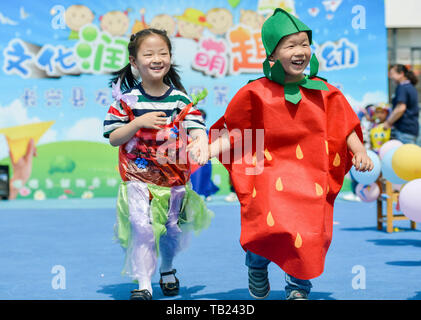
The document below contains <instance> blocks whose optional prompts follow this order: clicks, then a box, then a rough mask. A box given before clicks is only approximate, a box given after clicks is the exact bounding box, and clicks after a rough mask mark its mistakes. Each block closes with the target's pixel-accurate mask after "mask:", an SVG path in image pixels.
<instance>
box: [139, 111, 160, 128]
mask: <svg viewBox="0 0 421 320" xmlns="http://www.w3.org/2000/svg"><path fill="white" fill-rule="evenodd" d="M166 116H167V115H166V114H165V112H162V111H157V112H148V113H146V114H144V115H143V116H140V117H137V118H135V119H134V120H133V122H134V123H135V125H136V126H137V127H138V128H139V129H140V128H148V129H157V130H160V129H162V127H160V126H164V125H165V124H166V123H167V117H166Z"/></svg>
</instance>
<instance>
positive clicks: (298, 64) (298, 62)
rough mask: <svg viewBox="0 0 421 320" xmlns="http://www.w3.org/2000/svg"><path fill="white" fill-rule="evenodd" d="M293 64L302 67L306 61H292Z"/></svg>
mask: <svg viewBox="0 0 421 320" xmlns="http://www.w3.org/2000/svg"><path fill="white" fill-rule="evenodd" d="M291 63H292V64H294V65H296V66H301V65H303V64H304V60H293V61H291Z"/></svg>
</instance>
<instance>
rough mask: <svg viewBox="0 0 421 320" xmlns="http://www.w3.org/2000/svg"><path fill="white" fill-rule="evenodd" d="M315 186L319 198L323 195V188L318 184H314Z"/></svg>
mask: <svg viewBox="0 0 421 320" xmlns="http://www.w3.org/2000/svg"><path fill="white" fill-rule="evenodd" d="M315 185H316V194H317V196H318V197H320V196H321V195H323V188H322V187H321V185H320V184H318V183H315Z"/></svg>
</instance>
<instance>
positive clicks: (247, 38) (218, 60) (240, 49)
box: [192, 25, 358, 77]
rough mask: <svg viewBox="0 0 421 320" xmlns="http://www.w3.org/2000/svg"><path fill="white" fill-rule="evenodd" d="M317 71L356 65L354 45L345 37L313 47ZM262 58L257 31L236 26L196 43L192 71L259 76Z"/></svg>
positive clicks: (218, 74) (208, 73) (262, 49)
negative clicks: (219, 36) (219, 34)
mask: <svg viewBox="0 0 421 320" xmlns="http://www.w3.org/2000/svg"><path fill="white" fill-rule="evenodd" d="M315 52H316V55H317V57H318V59H319V61H320V70H324V71H330V70H338V69H345V68H353V67H356V66H358V46H357V45H356V44H354V43H352V42H350V41H349V40H348V39H346V38H342V39H339V40H338V41H337V42H331V41H328V42H326V43H323V44H321V45H317V44H315ZM265 58H266V53H265V49H264V47H263V43H262V39H261V33H260V31H253V30H251V29H250V28H248V27H246V26H243V25H238V26H236V27H235V28H232V29H230V30H229V31H228V32H227V35H226V38H220V39H217V38H214V37H208V38H204V39H202V40H201V41H200V42H199V45H198V50H197V53H196V55H195V57H194V60H193V62H192V68H193V69H194V70H197V71H201V72H203V73H204V74H205V75H208V76H214V77H224V76H227V75H235V74H240V73H262V64H263V61H264V60H265Z"/></svg>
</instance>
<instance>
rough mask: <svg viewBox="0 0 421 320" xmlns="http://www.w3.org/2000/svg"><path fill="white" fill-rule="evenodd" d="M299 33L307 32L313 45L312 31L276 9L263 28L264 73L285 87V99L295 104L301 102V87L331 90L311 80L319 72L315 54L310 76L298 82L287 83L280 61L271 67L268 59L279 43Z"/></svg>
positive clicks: (289, 15) (297, 20)
mask: <svg viewBox="0 0 421 320" xmlns="http://www.w3.org/2000/svg"><path fill="white" fill-rule="evenodd" d="M298 32H307V35H308V38H309V40H310V44H312V31H311V29H310V28H309V27H308V26H306V25H305V24H304V23H303V22H301V21H300V20H299V19H298V18H296V17H295V16H293V15H292V14H290V13H288V12H286V11H285V10H283V9H281V8H277V9H275V11H274V13H273V15H272V16H271V17H270V18H268V19H267V20H266V21H265V23H264V24H263V26H262V42H263V46H264V48H265V51H266V56H267V58H266V59H265V61H264V62H263V72H264V74H265V76H266V77H267V78H268V79H270V80H272V81H275V82H277V83H279V84H281V85H283V86H284V91H285V99H286V100H287V101H289V102H292V103H293V104H297V103H298V102H300V101H301V92H300V88H299V87H300V86H301V87H304V88H307V89H313V90H326V91H328V90H329V89H328V87H327V86H326V84H325V83H324V82H322V81H317V80H311V78H313V77H315V76H316V75H317V72H318V71H319V62H318V60H317V58H316V56H315V55H314V54H313V55H312V57H311V59H310V74H309V75H306V76H305V77H304V78H303V79H302V80H300V81H298V82H292V83H290V82H288V83H285V70H284V68H283V67H282V64H281V62H280V61H279V60H277V61H276V62H275V64H274V65H273V66H272V67H271V66H270V63H269V60H268V57H270V55H271V54H272V53H273V51H274V50H275V48H276V46H277V45H278V43H279V41H281V39H282V38H284V37H286V36H289V35H291V34H294V33H298Z"/></svg>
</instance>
